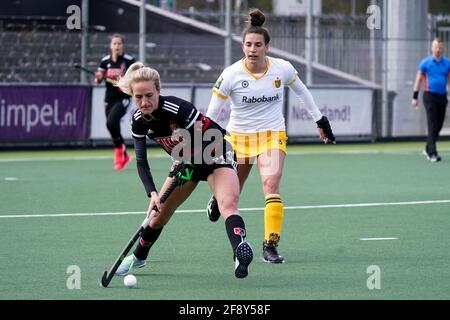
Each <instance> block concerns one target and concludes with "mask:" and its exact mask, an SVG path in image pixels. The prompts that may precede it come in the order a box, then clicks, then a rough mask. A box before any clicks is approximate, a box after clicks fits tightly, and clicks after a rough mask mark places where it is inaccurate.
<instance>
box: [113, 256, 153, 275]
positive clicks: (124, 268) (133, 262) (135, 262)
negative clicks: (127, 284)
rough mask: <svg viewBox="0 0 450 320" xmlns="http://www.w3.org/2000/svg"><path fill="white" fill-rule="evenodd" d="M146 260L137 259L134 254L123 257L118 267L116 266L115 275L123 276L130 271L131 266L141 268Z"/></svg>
mask: <svg viewBox="0 0 450 320" xmlns="http://www.w3.org/2000/svg"><path fill="white" fill-rule="evenodd" d="M146 263H147V262H146V261H145V260H139V259H138V258H136V257H135V256H134V254H132V255H129V256H128V257H126V258H125V259H123V261H122V263H121V264H120V266H119V268H117V271H116V275H118V276H125V275H127V274H128V272H130V270H131V268H142V267H143V266H145V264H146Z"/></svg>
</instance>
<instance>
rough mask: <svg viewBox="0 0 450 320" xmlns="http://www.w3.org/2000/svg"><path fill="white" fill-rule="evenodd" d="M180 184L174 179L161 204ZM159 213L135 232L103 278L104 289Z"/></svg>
mask: <svg viewBox="0 0 450 320" xmlns="http://www.w3.org/2000/svg"><path fill="white" fill-rule="evenodd" d="M178 183H179V178H178V177H174V179H173V181H172V183H171V184H170V186H169V188H168V189H167V190H166V192H164V194H163V195H162V196H161V198H160V201H161V203H164V202H165V201H166V200H167V198H168V197H169V196H170V194H171V193H172V192H173V190H175V188H176V186H177V185H178ZM156 213H157V211H156V210H155V209H153V210H152V212H151V213H150V216H149V217H146V218H145V219H144V221H143V222H142V224H141V226H140V227H139V229H138V230H137V231H136V232H135V234H134V235H133V237H131V239H130V240H129V241H128V243H127V245H126V246H125V248H124V249H123V250H122V252H121V253H120V254H119V256H118V257H117V259H116V260H115V261H114V264H113V265H112V267H111V268H110V269H109V271H105V272H104V273H103V276H102V281H101V285H102V287H104V288H106V287H107V286H108V285H109V283H110V282H111V279H112V278H113V277H114V274H115V273H116V271H117V269H118V268H119V266H120V264H121V263H122V260H123V259H125V256H126V255H127V253H128V252H129V251H130V250H131V248H132V247H133V245H134V243H135V242H136V240H137V239H138V238H139V237H140V235H141V233H142V232H143V231H144V229H145V228H147V226H148V224H149V223H150V221H151V220H152V219H153V217H154V216H155V215H156Z"/></svg>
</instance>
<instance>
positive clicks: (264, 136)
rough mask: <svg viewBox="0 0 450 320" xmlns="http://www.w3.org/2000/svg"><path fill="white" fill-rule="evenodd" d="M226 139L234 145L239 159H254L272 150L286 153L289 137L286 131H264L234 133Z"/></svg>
mask: <svg viewBox="0 0 450 320" xmlns="http://www.w3.org/2000/svg"><path fill="white" fill-rule="evenodd" d="M225 139H226V140H227V141H228V142H230V143H231V144H232V145H233V149H234V151H235V153H236V157H237V158H253V157H256V156H258V155H260V154H261V153H263V152H266V151H268V150H270V149H280V150H282V151H283V152H284V153H286V142H287V139H288V137H287V136H286V132H284V131H262V132H257V133H239V132H232V133H231V135H229V136H226V137H225Z"/></svg>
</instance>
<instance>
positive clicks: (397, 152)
mask: <svg viewBox="0 0 450 320" xmlns="http://www.w3.org/2000/svg"><path fill="white" fill-rule="evenodd" d="M324 148H326V147H324ZM439 153H441V154H447V153H450V149H445V148H443V149H440V152H439ZM317 154H321V155H336V154H342V155H346V154H348V155H353V154H356V155H364V154H369V155H370V154H385V155H420V156H422V151H420V150H419V151H418V150H416V149H414V150H413V149H411V150H357V149H355V150H341V151H329V150H317V151H289V150H288V156H289V155H294V156H297V155H302V156H304V155H317ZM150 157H151V158H168V155H166V154H156V155H153V154H152V155H151V156H150ZM112 158H113V157H112V156H74V157H69V156H67V157H43V158H40V157H37V158H35V157H26V158H9V159H0V163H1V162H27V161H79V160H108V159H112Z"/></svg>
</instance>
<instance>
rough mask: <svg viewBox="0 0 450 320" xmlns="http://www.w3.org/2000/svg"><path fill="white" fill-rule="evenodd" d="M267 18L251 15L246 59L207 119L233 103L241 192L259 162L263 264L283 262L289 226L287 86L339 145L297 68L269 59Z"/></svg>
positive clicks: (234, 68) (211, 207)
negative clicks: (284, 195) (285, 195)
mask: <svg viewBox="0 0 450 320" xmlns="http://www.w3.org/2000/svg"><path fill="white" fill-rule="evenodd" d="M264 21H265V16H264V14H263V13H262V12H261V11H260V10H259V9H251V10H250V11H249V19H248V26H247V28H246V29H245V31H244V33H243V42H242V50H243V52H244V54H245V57H244V58H243V59H241V60H239V61H237V62H235V63H234V64H232V65H231V66H229V67H227V68H226V69H225V70H224V71H223V72H222V74H221V75H220V77H219V79H218V80H217V82H216V84H215V85H214V88H213V89H212V91H213V94H212V97H211V101H210V104H209V107H208V111H207V116H208V117H210V118H211V119H213V120H217V119H218V118H219V115H220V113H221V111H222V110H223V108H225V107H227V106H228V104H227V100H228V99H230V100H231V103H230V107H231V113H230V121H229V124H228V127H227V131H228V132H229V133H230V135H229V136H227V139H228V141H230V142H231V143H232V145H233V148H234V150H235V152H236V155H237V158H238V163H239V165H238V177H239V182H240V187H241V189H240V190H241V192H242V189H243V186H244V183H245V181H246V179H247V177H248V175H249V173H250V171H251V169H252V167H253V163H254V162H255V160H257V161H256V163H257V164H256V165H257V168H258V171H259V174H260V177H261V182H262V189H263V193H264V196H265V209H264V226H265V232H264V241H263V260H264V261H266V262H268V263H283V262H285V259H284V257H283V256H281V255H279V254H278V250H277V247H278V243H279V241H280V236H281V229H282V224H283V202H282V200H281V196H280V180H281V175H282V171H283V166H284V160H285V156H286V142H287V139H288V138H287V136H286V126H285V120H284V116H283V104H284V95H283V93H284V87H285V86H288V87H289V88H291V89H292V90H293V91H294V93H295V94H296V96H297V98H298V99H300V100H301V102H302V104H303V105H304V106H305V107H306V108H307V109H308V111H309V113H310V115H311V116H312V118H313V120H314V121H315V122H316V123H317V127H318V132H319V136H320V138H321V139H322V140H323V141H324V143H336V142H335V137H334V135H333V132H332V129H331V126H330V123H329V121H328V119H327V117H325V116H323V115H322V114H321V112H320V110H319V109H318V107H317V105H316V104H315V102H314V99H313V97H312V95H311V93H310V92H309V91H308V89H307V88H306V87H305V85H304V84H303V83H302V81H301V80H300V78H299V77H298V74H297V71H296V70H295V69H294V67H293V66H292V64H291V63H290V62H288V61H285V60H283V59H276V58H272V57H269V56H267V54H268V50H269V41H270V35H269V31H268V30H267V29H266V28H264V27H262V25H263V24H264ZM207 213H208V217H209V219H210V220H211V221H217V220H218V219H219V217H220V211H219V208H218V204H217V201H216V199H215V196H214V195H213V196H212V197H211V199H210V201H209V203H208V207H207Z"/></svg>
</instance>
